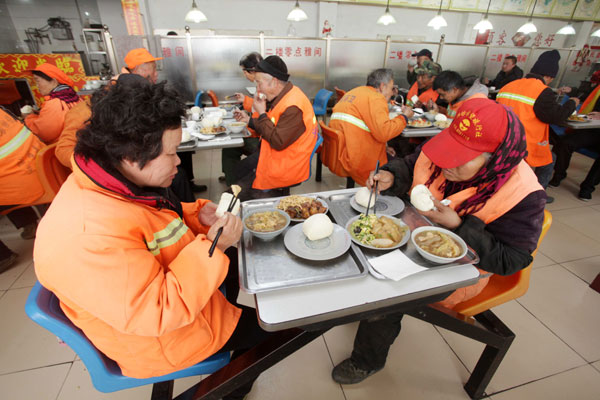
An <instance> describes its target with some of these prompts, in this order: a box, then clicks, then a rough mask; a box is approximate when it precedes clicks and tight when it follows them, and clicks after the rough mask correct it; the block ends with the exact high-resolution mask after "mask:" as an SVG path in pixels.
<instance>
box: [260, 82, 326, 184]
mask: <svg viewBox="0 0 600 400" xmlns="http://www.w3.org/2000/svg"><path fill="white" fill-rule="evenodd" d="M292 106H296V107H298V108H299V109H300V111H302V120H303V121H304V126H305V128H306V129H305V130H304V132H303V133H302V135H300V137H299V138H298V139H296V141H295V142H294V143H292V144H291V145H289V146H288V147H286V148H285V149H283V150H281V151H278V150H275V149H273V148H272V147H271V145H270V144H269V142H267V141H266V140H264V139H262V140H261V145H260V155H259V158H258V166H257V167H256V179H254V183H253V184H252V187H253V188H254V189H260V190H265V189H276V188H283V187H288V186H292V185H295V184H297V183H300V182H304V181H305V180H307V179H308V177H309V175H310V155H311V154H312V151H313V149H314V147H315V144H316V143H317V138H318V135H319V132H318V126H317V118H316V117H315V113H314V111H313V108H312V104H311V103H310V100H308V97H306V95H305V94H304V93H302V90H300V89H299V88H298V87H296V86H293V87H292V89H291V90H290V91H289V92H287V93H286V94H285V96H283V98H282V99H281V100H279V102H278V103H277V104H276V105H275V107H273V108H272V109H271V110H270V111H268V112H267V116H268V117H269V119H270V120H271V121H272V122H273V124H274V125H275V126H277V121H279V117H281V114H283V112H284V111H285V110H286V109H287V108H288V107H292Z"/></svg>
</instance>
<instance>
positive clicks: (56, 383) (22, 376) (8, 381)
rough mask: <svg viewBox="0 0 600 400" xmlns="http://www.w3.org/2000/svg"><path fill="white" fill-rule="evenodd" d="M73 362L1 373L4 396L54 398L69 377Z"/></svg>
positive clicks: (38, 399)
mask: <svg viewBox="0 0 600 400" xmlns="http://www.w3.org/2000/svg"><path fill="white" fill-rule="evenodd" d="M70 368H71V363H66V364H61V365H53V366H51V367H44V368H36V369H32V370H28V371H23V372H15V373H12V374H6V375H0V387H1V388H2V398H4V399H7V400H8V399H11V400H29V399H35V400H54V399H56V396H57V395H58V392H59V391H60V388H61V386H62V384H63V382H64V381H65V378H66V377H67V373H68V372H69V369H70Z"/></svg>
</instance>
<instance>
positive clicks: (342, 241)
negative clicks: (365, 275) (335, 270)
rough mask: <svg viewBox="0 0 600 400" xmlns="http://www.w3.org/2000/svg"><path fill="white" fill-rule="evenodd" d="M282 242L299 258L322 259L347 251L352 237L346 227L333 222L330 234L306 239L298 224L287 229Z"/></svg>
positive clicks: (300, 225)
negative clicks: (319, 238) (314, 238)
mask: <svg viewBox="0 0 600 400" xmlns="http://www.w3.org/2000/svg"><path fill="white" fill-rule="evenodd" d="M283 243H284V244H285V248H286V249H288V250H289V251H290V252H291V253H292V254H294V255H296V256H298V257H300V258H304V259H307V260H315V261H323V260H331V259H332V258H336V257H339V256H341V255H342V254H344V253H345V252H347V251H348V249H349V248H350V244H351V243H352V239H351V238H350V233H348V232H347V231H346V229H344V228H342V227H341V226H339V225H337V224H333V233H332V234H331V236H329V237H327V238H325V239H321V240H308V238H307V237H306V236H305V235H304V232H302V224H298V225H294V226H293V227H291V228H290V229H288V231H287V232H286V233H285V236H284V238H283Z"/></svg>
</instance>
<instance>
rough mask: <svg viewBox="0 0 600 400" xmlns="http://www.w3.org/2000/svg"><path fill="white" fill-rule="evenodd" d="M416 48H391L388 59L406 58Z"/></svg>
mask: <svg viewBox="0 0 600 400" xmlns="http://www.w3.org/2000/svg"><path fill="white" fill-rule="evenodd" d="M417 51H418V50H414V51H413V50H392V51H390V57H389V58H390V60H402V59H405V60H408V59H409V58H410V57H411V56H412V55H413V54H415V53H416V52H417Z"/></svg>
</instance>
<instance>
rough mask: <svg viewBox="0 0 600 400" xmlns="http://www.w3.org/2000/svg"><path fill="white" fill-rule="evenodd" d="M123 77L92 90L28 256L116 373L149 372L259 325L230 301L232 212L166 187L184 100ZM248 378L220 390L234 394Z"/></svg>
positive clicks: (174, 366)
mask: <svg viewBox="0 0 600 400" xmlns="http://www.w3.org/2000/svg"><path fill="white" fill-rule="evenodd" d="M126 77H127V76H121V77H119V79H118V80H117V82H116V84H115V85H111V86H110V87H109V88H108V89H107V90H104V91H100V92H97V93H96V95H95V96H94V98H93V101H92V117H91V120H90V122H89V124H88V125H86V127H85V128H84V130H85V134H82V135H80V137H79V140H78V142H77V146H76V148H75V154H74V158H73V174H71V175H70V177H69V178H68V179H67V181H66V182H65V183H64V184H63V186H62V187H61V189H60V191H59V193H58V195H57V196H56V198H55V199H54V202H53V203H52V206H51V207H50V209H49V210H48V212H47V213H46V215H45V216H44V218H43V219H42V221H41V222H40V225H39V228H38V235H37V240H36V243H35V248H34V259H35V272H36V275H37V278H38V280H39V281H40V283H41V284H42V285H43V286H44V287H46V288H47V289H48V290H51V291H52V292H53V293H54V294H55V295H56V296H57V297H58V299H59V300H60V305H61V308H62V310H63V311H64V313H65V314H66V316H67V317H68V318H69V319H70V320H71V321H72V322H73V323H74V324H75V325H77V326H78V327H79V328H80V329H81V330H82V331H83V332H84V334H85V335H86V336H87V337H88V338H89V339H90V340H91V341H92V342H93V343H94V345H95V346H96V347H97V348H98V349H99V350H100V351H102V352H103V353H104V354H106V355H107V356H108V357H110V358H111V359H113V360H114V361H116V362H117V363H118V364H119V366H120V368H121V371H122V373H123V375H125V376H130V377H134V378H149V377H154V376H160V375H164V374H168V373H171V372H174V371H177V370H181V369H184V368H187V367H190V366H192V365H194V364H196V363H198V362H200V361H202V360H204V359H206V358H207V357H209V356H211V355H212V354H215V353H217V352H224V351H232V350H233V351H234V353H233V357H234V358H235V357H237V356H238V355H240V354H241V353H242V351H243V349H248V348H250V347H252V346H253V345H255V344H257V343H258V342H260V341H262V340H263V339H264V338H266V337H267V336H268V334H267V333H266V332H264V331H262V329H260V327H259V326H258V321H257V319H256V311H255V310H254V309H252V308H248V307H242V306H236V305H234V304H232V302H233V301H235V300H233V299H235V298H236V297H237V293H238V290H237V287H238V282H237V271H236V269H237V256H235V255H236V254H237V251H236V250H234V251H233V252H228V253H227V254H226V250H227V249H229V248H230V247H231V246H233V245H234V244H235V243H237V242H238V241H239V239H240V236H241V233H242V222H241V220H240V218H239V217H237V216H235V215H232V214H230V213H225V215H223V216H222V217H220V218H219V217H217V216H216V214H215V212H216V209H217V205H216V204H214V203H212V202H210V201H208V200H203V199H198V200H197V201H195V202H193V203H181V202H179V200H178V199H177V197H176V196H173V193H172V192H171V190H170V189H169V186H170V184H171V181H172V180H173V178H174V176H175V174H176V173H177V165H178V164H179V158H178V157H177V153H176V151H177V146H178V145H179V143H180V142H181V117H182V116H183V115H184V104H183V102H182V101H181V99H180V98H179V96H178V94H177V93H176V92H175V91H174V90H173V89H171V88H169V87H168V86H167V85H166V82H161V83H158V84H155V85H152V84H148V82H147V81H145V80H138V81H137V82H131V81H130V82H128V83H127V84H125V85H123V84H122V80H123V79H124V78H126ZM149 106H151V107H149ZM122 110H128V111H129V112H128V113H123V112H122ZM219 228H223V231H222V235H221V236H220V239H219V240H218V244H217V246H216V249H215V252H214V254H213V255H212V257H209V249H210V247H211V245H212V244H213V241H214V240H215V237H216V234H217V232H218V230H219ZM228 255H230V256H234V257H233V258H230V257H228ZM228 274H229V277H228ZM227 277H228V278H227ZM224 281H225V283H226V285H227V297H226V296H225V295H224V294H222V293H221V291H220V290H219V287H220V286H221V285H222V284H223V282H224ZM251 385H252V384H251V383H250V384H249V385H246V386H244V387H242V388H240V389H239V391H240V392H238V393H232V394H229V395H227V396H225V397H224V399H234V398H235V399H240V398H242V397H243V395H244V394H246V393H247V392H248V391H249V390H250V388H251Z"/></svg>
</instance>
